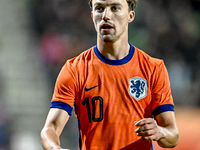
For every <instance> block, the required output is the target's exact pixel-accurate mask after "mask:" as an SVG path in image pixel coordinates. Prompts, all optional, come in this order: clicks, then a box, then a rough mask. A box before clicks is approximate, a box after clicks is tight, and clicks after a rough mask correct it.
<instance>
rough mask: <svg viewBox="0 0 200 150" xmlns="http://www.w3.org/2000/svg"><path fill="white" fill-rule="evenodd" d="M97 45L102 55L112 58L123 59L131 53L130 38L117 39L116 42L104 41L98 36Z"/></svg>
mask: <svg viewBox="0 0 200 150" xmlns="http://www.w3.org/2000/svg"><path fill="white" fill-rule="evenodd" d="M97 47H98V50H99V51H100V53H101V54H102V55H104V56H105V57H107V58H108V59H111V60H120V59H123V58H124V57H126V56H127V55H128V54H129V50H130V45H129V43H128V38H127V39H125V40H117V41H115V42H104V41H102V40H101V39H100V38H98V39H97Z"/></svg>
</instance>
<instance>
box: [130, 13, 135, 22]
mask: <svg viewBox="0 0 200 150" xmlns="http://www.w3.org/2000/svg"><path fill="white" fill-rule="evenodd" d="M134 18H135V12H134V11H130V12H129V19H128V23H131V22H132V21H133V20H134Z"/></svg>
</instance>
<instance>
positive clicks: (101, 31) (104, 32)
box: [92, 0, 135, 42]
mask: <svg viewBox="0 0 200 150" xmlns="http://www.w3.org/2000/svg"><path fill="white" fill-rule="evenodd" d="M134 15H135V14H134V11H129V7H128V3H127V1H126V0H93V1H92V18H93V22H94V26H95V29H96V31H97V34H98V36H99V37H100V38H101V39H102V40H103V41H105V42H115V41H117V40H118V39H119V38H120V37H122V36H128V23H130V22H132V21H133V19H134Z"/></svg>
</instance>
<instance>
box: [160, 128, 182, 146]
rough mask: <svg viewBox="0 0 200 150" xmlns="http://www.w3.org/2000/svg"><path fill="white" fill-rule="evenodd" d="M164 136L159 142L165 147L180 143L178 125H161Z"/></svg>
mask: <svg viewBox="0 0 200 150" xmlns="http://www.w3.org/2000/svg"><path fill="white" fill-rule="evenodd" d="M160 131H161V134H163V137H162V138H160V139H159V140H158V141H157V142H158V144H159V145H160V146H161V147H163V148H172V147H175V146H176V145H177V144H178V140H179V131H178V129H177V128H176V127H174V126H173V127H160Z"/></svg>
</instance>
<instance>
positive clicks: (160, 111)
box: [152, 104, 174, 117]
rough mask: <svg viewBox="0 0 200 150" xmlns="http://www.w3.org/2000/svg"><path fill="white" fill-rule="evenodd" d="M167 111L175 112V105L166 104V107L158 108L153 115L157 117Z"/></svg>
mask: <svg viewBox="0 0 200 150" xmlns="http://www.w3.org/2000/svg"><path fill="white" fill-rule="evenodd" d="M165 111H174V105H172V104H165V105H161V106H158V107H156V108H155V109H154V110H153V112H152V115H153V116H154V117H156V116H157V115H158V114H160V113H163V112H165Z"/></svg>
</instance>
